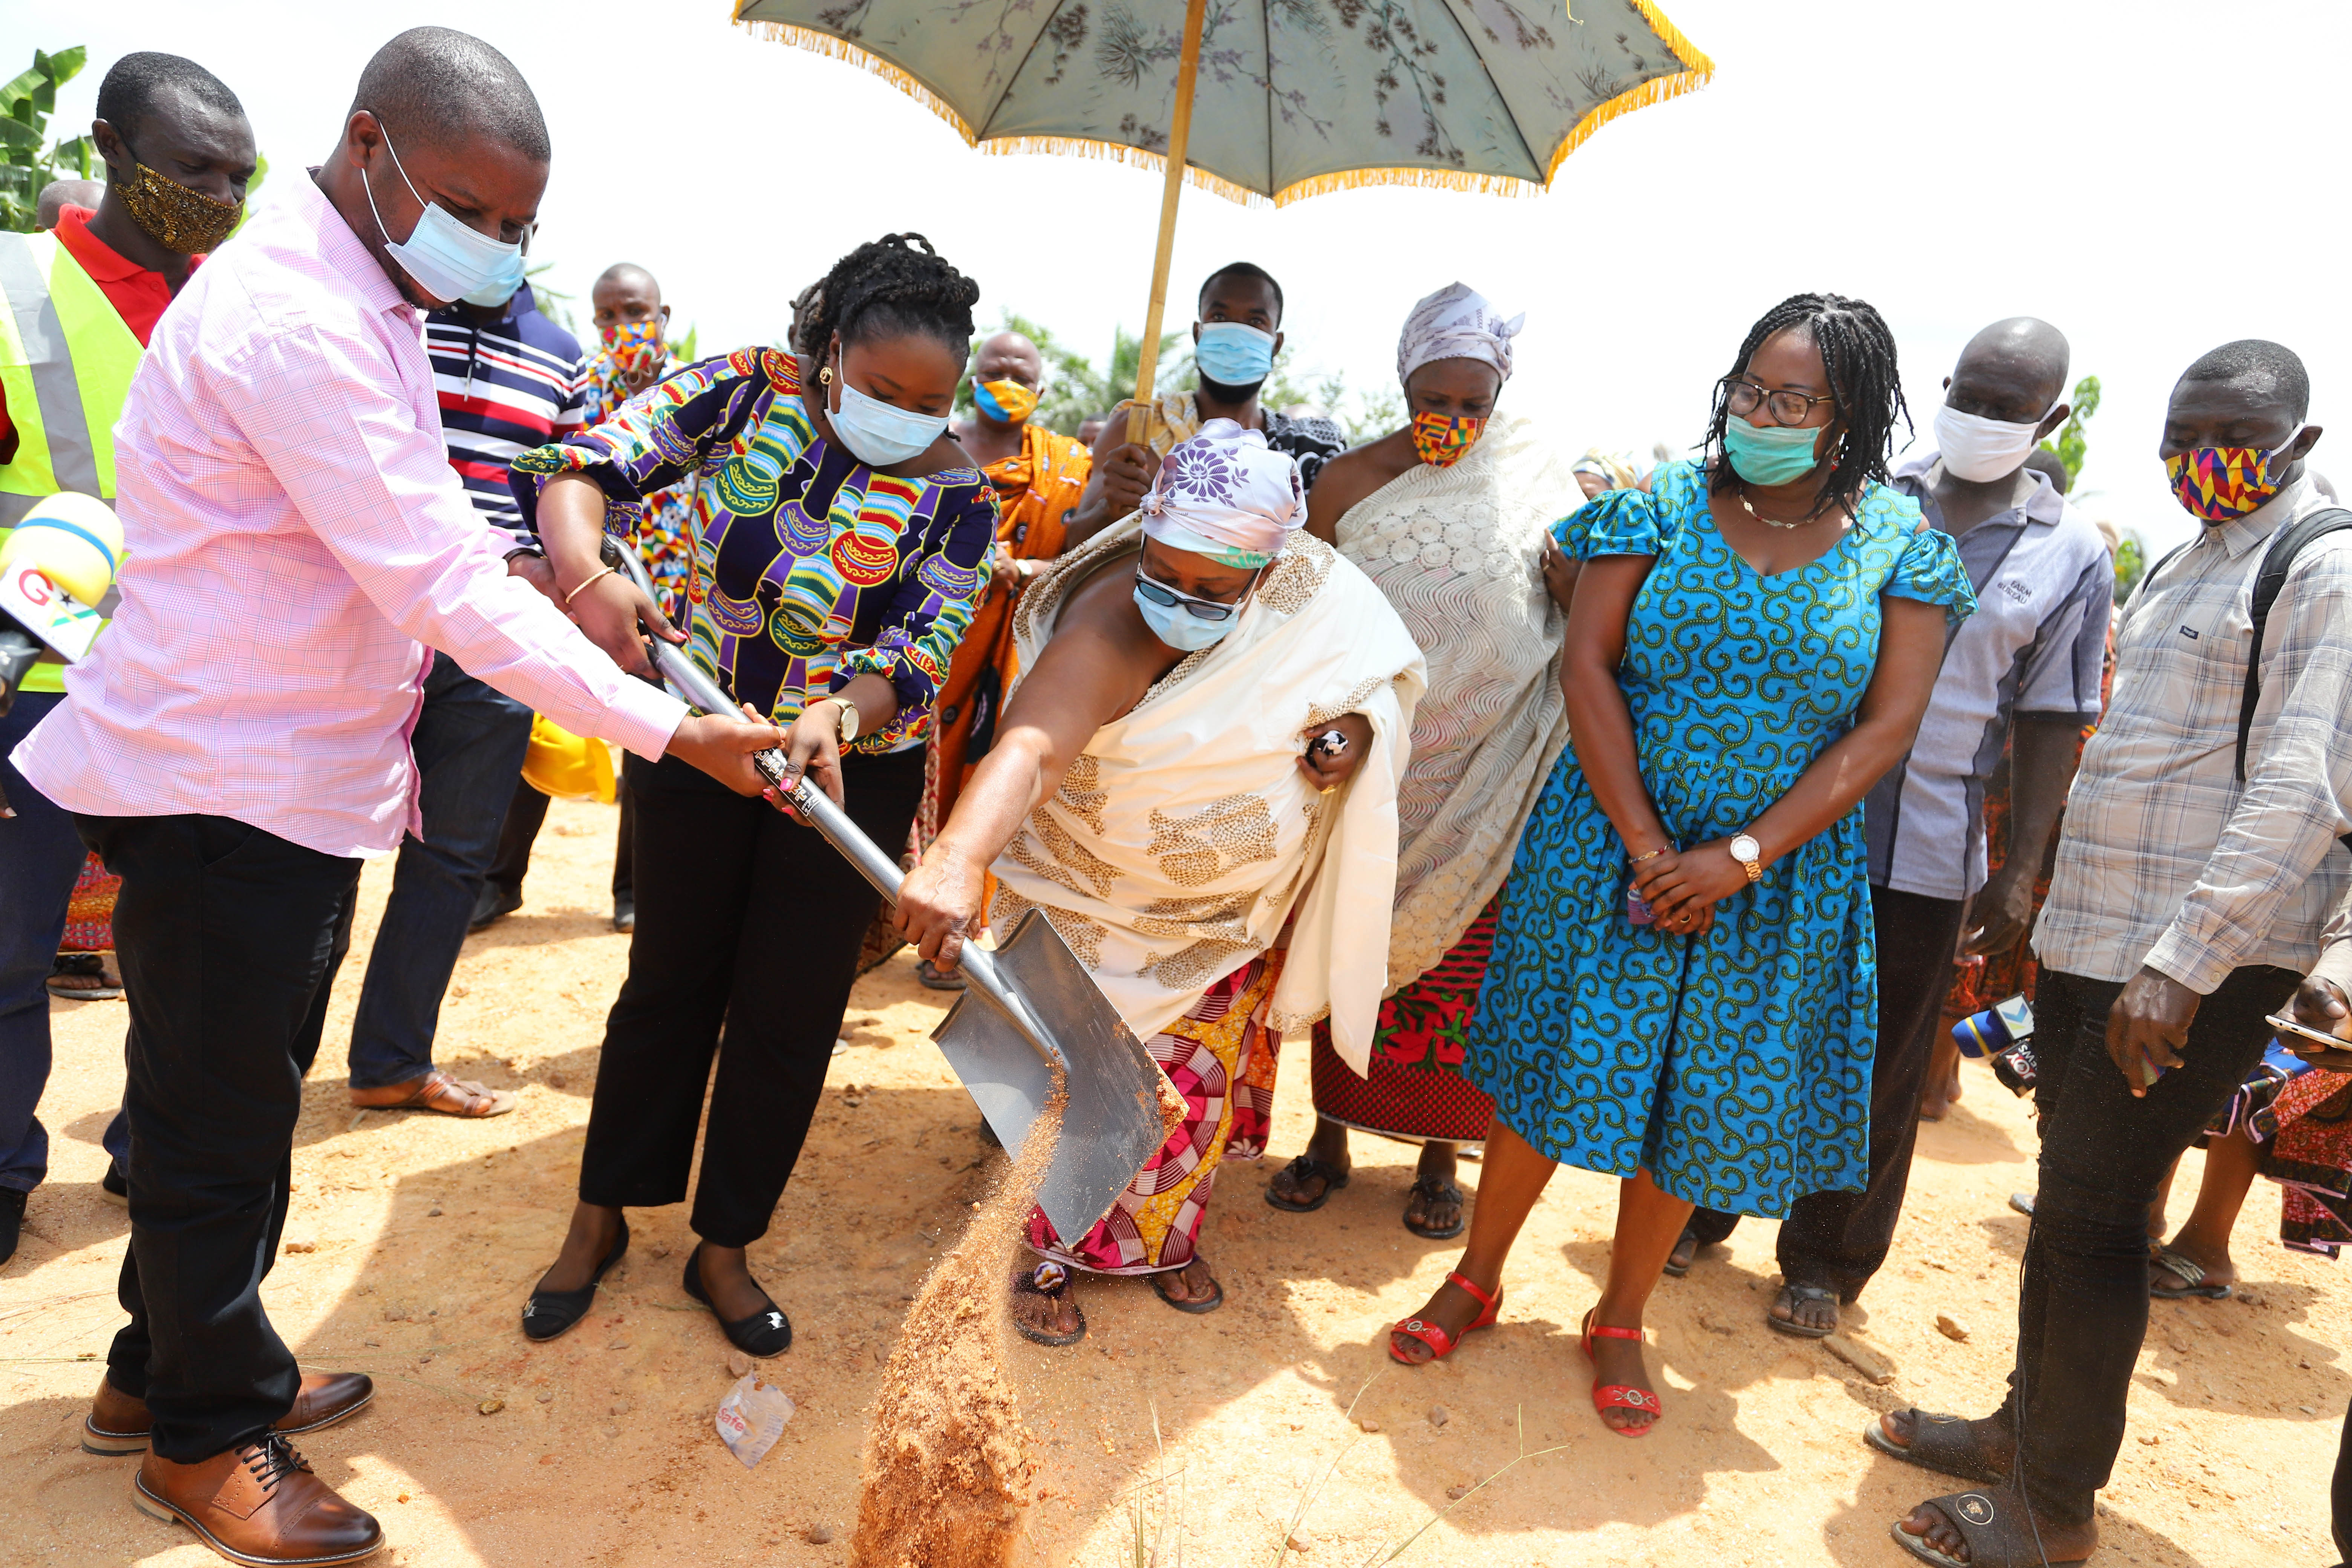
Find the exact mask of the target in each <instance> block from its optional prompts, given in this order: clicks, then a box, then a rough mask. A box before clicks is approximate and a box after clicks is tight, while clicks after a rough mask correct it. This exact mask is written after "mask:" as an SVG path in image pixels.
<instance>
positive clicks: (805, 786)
mask: <svg viewBox="0 0 2352 1568" xmlns="http://www.w3.org/2000/svg"><path fill="white" fill-rule="evenodd" d="M608 542H609V541H608ZM613 553H614V552H606V555H605V559H606V560H608V561H609V560H611V559H612V555H613ZM618 553H619V555H620V556H621V563H620V564H621V570H622V571H624V572H625V573H626V574H628V577H629V580H630V581H631V582H633V583H635V584H636V585H637V586H638V587H639V588H642V589H644V590H645V592H646V596H647V597H648V598H650V597H652V595H653V584H651V583H650V582H648V581H647V579H646V569H645V564H644V563H642V562H640V561H639V560H638V559H637V554H636V552H635V551H634V550H624V551H620V552H618ZM653 659H654V668H656V669H658V670H659V671H661V674H662V679H665V680H667V681H668V682H669V683H670V685H671V686H672V687H673V688H674V689H676V690H677V694H678V696H680V697H681V698H683V699H685V700H687V701H688V702H690V703H692V704H693V705H694V706H695V707H697V708H699V709H701V710H703V711H704V712H706V713H735V712H739V711H740V709H739V708H738V707H737V705H736V703H735V702H734V700H732V699H731V698H730V697H729V696H728V695H727V692H726V690H725V689H723V688H722V687H720V686H719V682H718V681H717V680H715V679H712V678H711V676H710V674H709V671H707V670H705V669H704V668H702V667H701V666H700V665H698V664H697V663H695V662H694V660H693V659H692V658H688V655H687V651H686V650H685V649H684V648H682V647H677V645H676V644H673V643H667V642H664V641H662V640H661V639H660V638H658V637H656V638H655V639H654V642H653ZM751 765H752V766H753V767H754V768H756V769H758V770H759V773H760V776H761V778H763V779H766V780H767V781H768V783H769V784H772V785H773V786H774V787H775V788H776V789H777V791H778V792H779V793H780V794H781V795H782V796H783V798H784V799H785V800H786V801H787V802H789V803H790V804H791V805H792V808H793V811H794V812H796V813H798V814H799V816H800V818H801V820H802V821H803V822H805V823H807V824H808V825H809V826H811V827H814V828H815V829H816V830H817V832H818V833H819V834H821V835H823V836H824V841H825V842H826V843H828V844H830V845H832V846H833V847H835V849H838V850H839V851H841V856H842V858H843V859H845V860H847V861H848V862H849V863H850V864H851V865H852V866H855V867H856V868H857V874H858V875H859V876H861V877H864V878H865V879H866V880H867V881H869V882H871V883H873V884H874V889H875V891H877V892H878V893H880V894H881V895H882V896H883V897H884V898H885V899H887V900H889V901H890V902H891V903H892V904H893V905H896V904H897V903H898V889H899V887H900V885H901V884H902V883H904V882H905V881H906V875H905V873H903V872H902V871H900V870H899V869H898V861H897V860H896V859H895V858H892V857H890V856H888V855H885V854H884V853H882V851H881V849H880V848H879V847H877V845H876V844H875V842H874V840H872V839H871V838H868V837H866V834H865V831H864V830H863V829H862V828H860V827H859V826H857V824H856V823H855V822H852V821H851V820H850V819H849V814H848V813H847V812H845V811H844V810H842V809H841V807H839V806H837V805H834V804H833V797H832V796H831V795H827V794H825V793H824V790H822V789H820V788H819V787H818V786H817V784H816V783H815V781H814V780H813V779H811V778H810V777H809V776H808V775H807V774H806V773H803V774H802V775H801V776H800V777H799V778H797V779H793V782H792V783H791V784H789V785H787V784H785V783H784V780H785V778H786V777H787V776H788V775H789V773H790V772H791V764H790V763H788V762H787V761H786V760H785V757H784V753H783V752H781V751H779V750H777V749H776V748H774V747H770V748H769V749H768V750H766V751H764V752H753V753H752V756H751ZM956 963H957V967H958V968H960V969H961V970H962V971H963V972H964V973H965V974H966V975H967V976H968V977H970V979H971V981H972V983H973V984H976V985H978V986H979V987H980V989H981V992H982V994H983V995H985V996H986V997H987V998H988V999H989V1001H991V1002H992V1003H993V1004H995V1005H996V1007H997V1010H998V1011H1000V1012H1002V1013H1003V1014H1004V1016H1006V1017H1008V1018H1010V1019H1011V1020H1012V1021H1013V1026H1014V1027H1015V1028H1017V1029H1019V1030H1020V1031H1021V1035H1022V1037H1023V1038H1024V1039H1026V1040H1027V1041H1028V1042H1029V1048H1030V1049H1032V1050H1034V1051H1035V1052H1036V1053H1037V1054H1038V1055H1039V1056H1040V1057H1042V1058H1045V1062H1046V1063H1047V1065H1048V1066H1051V1067H1053V1068H1056V1069H1057V1070H1059V1071H1061V1072H1065V1073H1066V1072H1068V1071H1069V1067H1070V1064H1069V1062H1068V1061H1067V1060H1066V1059H1065V1058H1064V1057H1063V1055H1062V1053H1061V1052H1060V1051H1059V1050H1058V1049H1056V1048H1055V1045H1054V1040H1053V1037H1052V1035H1051V1034H1049V1033H1048V1032H1047V1031H1046V1030H1045V1028H1044V1027H1042V1026H1040V1025H1039V1023H1038V1022H1037V1020H1036V1019H1035V1018H1034V1016H1032V1015H1031V1014H1030V1011H1029V1005H1028V1002H1027V999H1026V998H1025V997H1024V996H1023V995H1022V994H1021V993H1020V992H1019V991H1017V990H1015V989H1014V988H1013V985H1012V984H1010V983H1009V982H1007V981H1006V980H1005V978H1004V976H1003V973H1001V972H999V970H998V969H997V967H996V959H995V956H994V955H993V954H992V953H991V952H988V951H987V950H986V949H985V948H982V947H979V946H977V945H975V944H973V943H971V942H965V943H964V945H963V952H962V955H961V957H960V958H959V959H958V960H957V961H956Z"/></svg>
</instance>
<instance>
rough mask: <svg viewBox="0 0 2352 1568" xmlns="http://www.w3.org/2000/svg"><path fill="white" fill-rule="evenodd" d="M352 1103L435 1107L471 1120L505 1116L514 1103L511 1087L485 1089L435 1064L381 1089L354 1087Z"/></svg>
mask: <svg viewBox="0 0 2352 1568" xmlns="http://www.w3.org/2000/svg"><path fill="white" fill-rule="evenodd" d="M352 1104H353V1105H355V1106H357V1107H358V1108H359V1109H361V1110H437V1111H439V1112H440V1113H441V1114H442V1115H444V1116H460V1117H464V1118H466V1119H467V1120H468V1121H473V1120H476V1119H478V1118H480V1117H484V1116H504V1115H505V1114H506V1113H507V1112H508V1111H509V1110H513V1109H514V1108H515V1105H516V1100H515V1095H514V1091H513V1090H512V1089H486V1088H484V1087H483V1086H482V1085H481V1084H480V1083H478V1082H476V1081H475V1080H474V1079H469V1078H451V1077H450V1076H449V1075H448V1074H447V1073H446V1072H444V1071H442V1070H441V1069H440V1068H434V1069H433V1070H432V1071H431V1072H429V1073H426V1074H425V1076H424V1077H423V1078H419V1079H410V1080H409V1081H408V1082H406V1083H388V1084H386V1085H384V1086H383V1088H382V1089H353V1090H352Z"/></svg>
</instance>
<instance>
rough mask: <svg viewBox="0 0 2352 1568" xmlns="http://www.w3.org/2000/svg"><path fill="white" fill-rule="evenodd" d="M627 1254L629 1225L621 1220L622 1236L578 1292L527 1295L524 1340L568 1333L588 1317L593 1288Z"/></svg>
mask: <svg viewBox="0 0 2352 1568" xmlns="http://www.w3.org/2000/svg"><path fill="white" fill-rule="evenodd" d="M628 1250H629V1222H628V1220H627V1219H626V1218H624V1219H623V1220H622V1221H621V1234H620V1235H619V1236H617V1237H614V1238H613V1250H612V1251H610V1252H608V1253H606V1254H604V1261H603V1262H602V1263H599V1264H598V1265H596V1272H595V1273H593V1274H592V1275H590V1276H589V1277H588V1283H587V1284H585V1285H583V1286H582V1287H580V1289H577V1290H533V1291H532V1292H531V1293H530V1300H528V1301H526V1302H524V1303H523V1308H522V1331H523V1337H524V1338H526V1339H530V1340H537V1341H546V1340H551V1339H555V1338H557V1337H558V1336H560V1335H562V1334H566V1333H569V1332H570V1331H572V1328H573V1327H574V1326H576V1325H577V1324H578V1323H579V1321H580V1320H581V1319H583V1318H584V1317H586V1316H587V1315H588V1309H589V1308H590V1307H593V1306H594V1305H595V1304H596V1287H597V1286H598V1285H599V1284H601V1283H603V1281H604V1276H605V1275H607V1274H610V1273H611V1272H612V1271H613V1265H614V1264H615V1263H618V1262H620V1261H621V1255H622V1254H623V1253H625V1252H626V1251H628Z"/></svg>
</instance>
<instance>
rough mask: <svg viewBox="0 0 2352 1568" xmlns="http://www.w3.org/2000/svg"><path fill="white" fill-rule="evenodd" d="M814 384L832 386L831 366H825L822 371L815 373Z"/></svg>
mask: <svg viewBox="0 0 2352 1568" xmlns="http://www.w3.org/2000/svg"><path fill="white" fill-rule="evenodd" d="M816 384H818V385H819V386H831V385H832V384H833V366H831V365H826V366H825V367H824V369H822V370H820V371H818V372H817V373H816Z"/></svg>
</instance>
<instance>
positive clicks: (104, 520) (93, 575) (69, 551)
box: [0, 490, 122, 605]
mask: <svg viewBox="0 0 2352 1568" xmlns="http://www.w3.org/2000/svg"><path fill="white" fill-rule="evenodd" d="M121 563H122V523H121V521H120V520H119V519H117V518H116V517H115V515H114V509H113V508H112V507H110V506H109V505H107V504H106V503H105V502H104V501H102V500H99V499H98V498H97V497H96V496H86V495H82V494H80V493H79V491H75V490H63V491H60V492H59V493H58V494H56V495H53V496H49V497H47V498H46V499H44V500H41V501H40V502H38V503H37V505H35V507H34V508H33V510H30V511H28V512H26V514H25V516H24V518H23V520H22V521H19V522H18V523H17V524H16V531H15V532H14V533H11V534H10V535H9V536H8V537H7V538H6V539H5V541H0V572H5V571H7V570H8V569H9V568H11V567H16V566H30V567H31V568H33V569H34V570H35V571H37V572H38V573H40V574H41V575H42V576H44V577H47V579H48V580H49V581H50V582H52V583H55V584H57V585H58V587H60V588H63V589H64V590H65V591H66V592H67V593H68V594H71V595H73V596H74V597H75V598H77V599H79V600H80V601H81V602H82V603H83V604H85V605H96V604H97V603H98V602H99V601H100V599H103V598H104V597H106V591H107V590H108V589H109V588H111V587H112V586H114V574H115V573H116V572H117V571H118V570H119V569H120V568H121Z"/></svg>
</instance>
